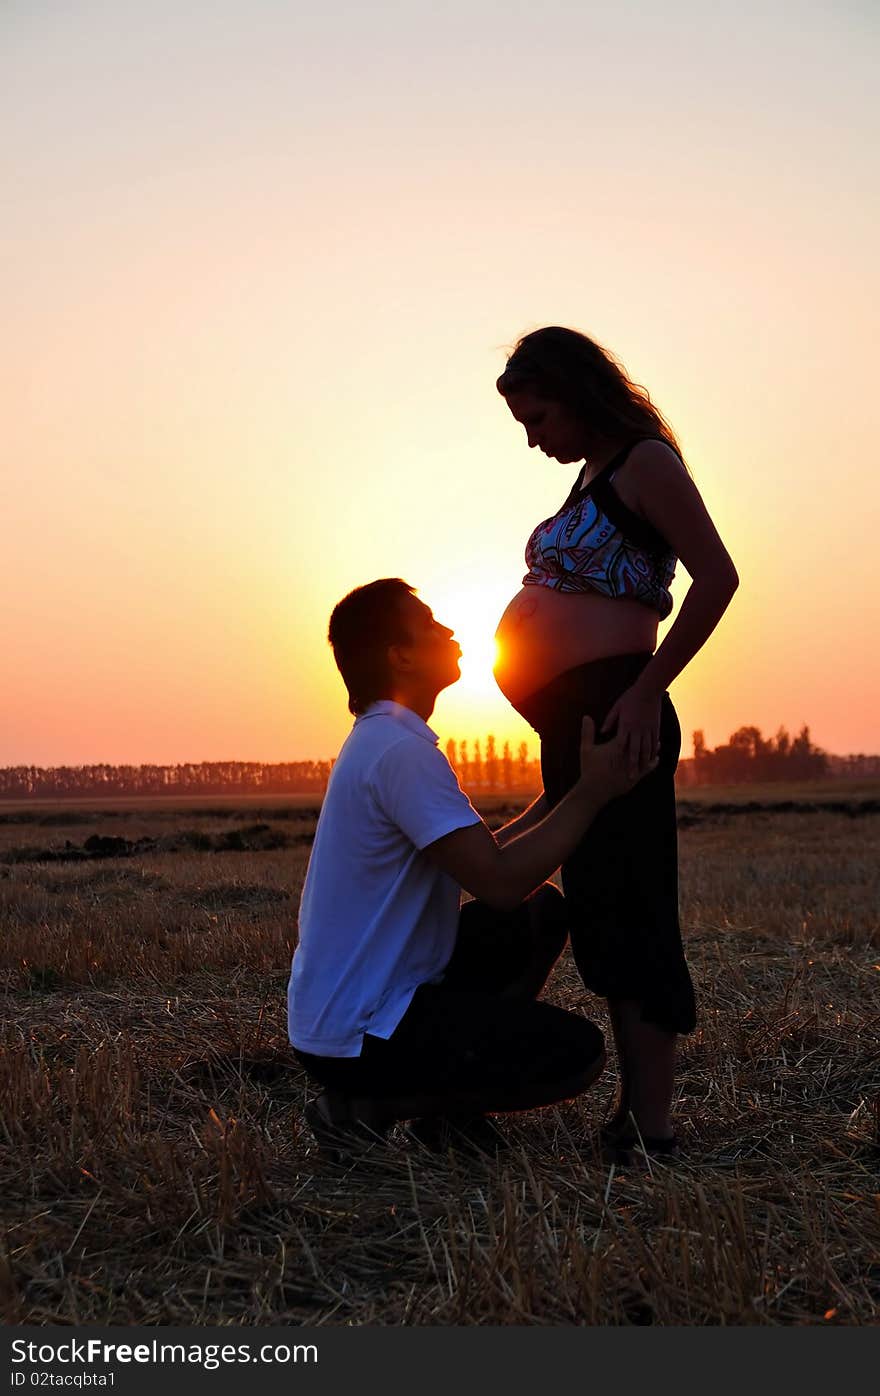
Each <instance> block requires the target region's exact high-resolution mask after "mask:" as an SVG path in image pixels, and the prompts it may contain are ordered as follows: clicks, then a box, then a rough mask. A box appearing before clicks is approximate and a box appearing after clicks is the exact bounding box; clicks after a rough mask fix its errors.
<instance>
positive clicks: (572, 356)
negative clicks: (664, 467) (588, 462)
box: [495, 325, 684, 460]
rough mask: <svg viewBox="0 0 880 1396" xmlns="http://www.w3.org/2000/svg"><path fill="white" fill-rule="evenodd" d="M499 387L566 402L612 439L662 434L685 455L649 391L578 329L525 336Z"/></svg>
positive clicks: (554, 329) (506, 393) (548, 330)
mask: <svg viewBox="0 0 880 1396" xmlns="http://www.w3.org/2000/svg"><path fill="white" fill-rule="evenodd" d="M495 386H496V387H497V389H498V391H499V393H501V395H502V397H508V396H510V394H512V393H516V392H519V391H521V390H522V389H524V388H525V389H531V390H532V391H533V392H535V393H537V394H538V396H539V397H545V398H551V399H553V400H554V401H556V402H561V403H563V404H564V405H565V406H566V407H568V408H570V409H571V410H572V411H573V412H576V413H577V415H578V416H579V417H580V418H581V419H582V420H583V421H584V422H585V423H587V424H588V425H589V426H591V427H593V428H594V429H595V430H596V431H599V432H601V433H602V435H603V436H607V437H610V438H612V439H614V438H617V437H624V438H632V437H638V436H652V437H659V438H660V440H661V441H665V442H666V444H667V446H670V447H671V448H672V450H673V451H675V453H676V455H677V456H678V457H679V459H680V460H683V459H684V458H683V456H682V454H681V447H680V446H679V444H678V440H677V438H676V435H675V432H674V431H673V430H672V427H671V426H670V425H669V423H668V422H667V421H666V418H665V417H664V416H663V414H662V413H661V412H659V411H658V410H657V408H656V407H655V406H654V404H653V402H652V401H651V399H650V397H649V395H648V392H647V389H645V388H642V387H641V386H640V385H639V384H638V383H633V382H632V381H631V380H630V379H629V378H628V376H627V374H626V372H625V370H624V368H623V366H622V365H621V364H619V363H618V362H617V360H616V359H615V358H614V357H613V355H611V354H609V352H608V350H607V349H603V348H602V346H601V344H597V343H596V342H595V340H592V339H589V338H588V337H587V335H585V334H580V333H579V331H578V330H567V329H563V328H562V327H561V326H560V325H548V326H547V328H546V329H542V330H533V331H532V333H531V334H526V335H523V337H522V339H521V340H520V341H519V343H518V344H517V346H516V348H515V349H514V351H513V353H512V354H511V355H510V358H509V359H508V360H507V365H506V367H505V369H504V372H503V373H502V375H501V377H500V378H499V379H498V381H497V383H496V385H495Z"/></svg>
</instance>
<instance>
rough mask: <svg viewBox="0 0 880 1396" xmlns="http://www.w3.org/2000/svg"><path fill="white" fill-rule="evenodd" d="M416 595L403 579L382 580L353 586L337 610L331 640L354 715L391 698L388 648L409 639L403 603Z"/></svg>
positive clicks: (331, 620)
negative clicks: (402, 611) (381, 700)
mask: <svg viewBox="0 0 880 1396" xmlns="http://www.w3.org/2000/svg"><path fill="white" fill-rule="evenodd" d="M414 591H415V587H411V586H410V585H409V583H408V582H404V581H402V580H401V579H400V577H382V578H380V579H379V581H377V582H368V583H367V585H366V586H362V587H355V589H354V591H350V592H349V593H348V595H347V596H344V597H343V598H342V600H341V601H340V602H339V603H338V604H337V605H336V606H334V608H333V614H332V616H331V617H330V629H329V631H328V632H327V639H328V640H329V641H330V644H331V645H332V646H333V658H334V659H335V660H336V666H337V668H338V669H339V672H340V674H341V675H342V678H343V680H344V682H345V687H346V688H347V689H348V707H349V711H350V712H353V713H355V714H358V713H362V712H364V711H365V710H366V709H367V708H368V707H369V706H370V704H371V703H375V702H376V701H377V699H379V698H387V697H388V696H389V689H390V686H391V670H390V667H389V664H388V646H389V645H399V644H405V643H406V641H407V640H408V639H409V638H410V637H409V633H408V630H407V626H406V623H405V621H404V619H403V616H402V615H401V609H400V602H401V601H402V600H403V598H404V597H405V596H412V595H413V593H414Z"/></svg>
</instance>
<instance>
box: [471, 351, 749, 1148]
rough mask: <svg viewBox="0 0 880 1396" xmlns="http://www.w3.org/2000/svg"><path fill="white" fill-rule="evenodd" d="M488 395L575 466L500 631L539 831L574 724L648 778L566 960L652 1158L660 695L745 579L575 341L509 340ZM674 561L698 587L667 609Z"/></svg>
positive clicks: (656, 1130)
mask: <svg viewBox="0 0 880 1396" xmlns="http://www.w3.org/2000/svg"><path fill="white" fill-rule="evenodd" d="M497 387H498V391H499V392H500V393H501V395H502V397H503V398H504V399H505V401H506V403H507V405H508V407H509V408H510V411H511V413H512V414H513V416H514V418H515V419H516V421H517V422H519V423H520V424H521V425H522V427H523V428H524V429H525V433H526V437H527V439H528V444H529V446H531V447H535V446H537V447H539V448H540V450H541V451H542V452H543V453H544V455H546V456H549V457H550V458H551V459H553V460H556V461H559V462H560V463H561V464H563V465H570V464H575V463H578V462H583V465H582V468H581V470H580V472H579V474H578V477H577V479H576V481H575V483H574V485H573V486H572V489H571V492H570V493H569V495H568V497H567V499H566V500H565V502H564V503H563V504H562V506H561V507H560V508H559V509H558V510H557V512H556V513H555V514H554V515H553V517H552V518H549V519H546V520H544V522H543V523H540V524H538V527H537V528H536V529H535V531H534V532H533V534H532V536H531V537H530V539H529V541H528V544H527V546H526V565H527V567H528V569H529V570H528V572H527V573H526V576H525V577H524V578H523V586H522V590H521V591H520V592H518V593H517V595H516V596H515V597H514V598H513V600H512V601H511V602H510V604H509V605H508V607H507V609H506V610H505V612H504V614H503V616H502V617H501V622H500V624H499V626H498V631H497V635H496V639H497V642H498V656H499V657H498V662H497V665H496V669H495V677H496V680H497V682H498V685H499V687H500V688H501V690H502V692H503V693H504V694H505V696H506V697H507V698H508V700H509V701H510V702H511V703H512V704H513V706H514V707H515V708H516V709H517V711H518V712H520V713H521V714H522V715H523V716H524V717H525V718H526V720H527V721H528V722H529V723H530V724H531V725H532V727H533V728H534V729H535V731H536V732H537V733H538V734H539V736H540V738H541V769H542V774H543V779H544V795H543V796H542V797H541V799H540V800H539V801H537V802H536V804H535V806H534V807H533V812H534V818H536V819H537V818H540V817H541V816H542V814H543V813H544V812H545V811H546V808H547V806H552V805H554V804H555V803H556V802H557V801H558V800H560V799H561V798H562V796H563V795H564V794H565V792H566V791H567V790H568V789H569V788H570V787H571V786H572V784H573V783H574V782H575V780H576V779H577V774H578V750H579V738H580V730H581V717H582V715H583V714H586V713H588V714H589V715H590V716H591V717H592V718H593V720H594V722H595V723H596V731H597V733H600V732H601V733H603V734H604V735H605V738H606V739H607V740H614V741H617V742H618V743H620V745H621V747H622V748H623V749H624V750H625V751H626V752H627V753H628V756H629V759H630V760H631V762H632V763H633V766H634V767H635V766H636V765H637V764H638V761H639V758H640V755H641V754H642V753H645V752H647V753H649V754H650V755H651V756H653V755H655V754H659V764H658V766H657V767H656V769H655V770H654V771H653V772H652V773H651V774H650V775H648V776H647V777H645V778H644V779H643V780H642V781H641V782H640V783H639V784H638V785H637V786H635V787H634V789H633V790H632V791H631V792H630V793H629V794H627V795H624V796H622V797H620V798H619V799H617V800H614V801H612V803H611V804H610V805H608V806H607V807H606V809H605V811H604V812H603V813H602V814H600V816H599V817H598V818H597V819H596V821H595V823H594V824H593V826H592V828H591V829H590V832H589V833H588V834H587V836H586V837H585V838H584V840H583V842H582V843H581V844H580V846H579V847H578V848H577V849H576V851H575V853H574V854H573V855H572V857H571V858H570V859H569V860H568V861H567V862H566V863H565V864H564V866H563V869H562V878H563V887H564V890H565V895H566V898H567V900H568V905H569V907H570V909H571V911H570V933H571V944H572V951H573V954H574V958H575V962H576V964H577V966H578V969H579V971H580V974H581V977H582V978H583V981H584V983H585V985H586V986H587V988H589V989H591V990H592V991H593V992H594V993H596V994H599V995H601V996H602V997H604V998H607V1000H608V1010H609V1015H610V1018H611V1024H612V1028H613V1032H614V1038H615V1044H616V1048H617V1058H618V1067H619V1090H618V1098H617V1103H616V1106H615V1108H614V1110H613V1113H612V1114H611V1116H610V1118H609V1119H608V1121H607V1123H606V1127H605V1130H604V1136H605V1140H606V1143H608V1144H609V1145H610V1146H612V1147H613V1148H616V1149H617V1150H619V1151H625V1150H626V1149H627V1147H628V1146H630V1145H631V1144H633V1143H634V1142H635V1141H636V1140H637V1138H639V1137H640V1138H641V1140H642V1142H643V1143H644V1146H645V1148H646V1149H647V1150H648V1151H649V1152H653V1153H655V1154H668V1153H671V1152H672V1151H673V1150H674V1149H675V1145H676V1140H675V1133H674V1130H673V1126H672V1120H671V1108H672V1094H673V1081H674V1067H675V1044H676V1035H677V1034H678V1033H688V1032H692V1031H693V1029H694V1027H695V1024H696V1013H695V1007H694V993H693V986H692V984H691V978H690V974H689V972H688V967H687V964H686V962H685V958H684V951H683V949H682V943H681V929H680V926H679V919H678V851H677V831H676V816H675V791H674V786H673V777H674V773H675V767H676V764H677V762H678V755H679V750H680V746H681V731H680V728H679V725H678V719H677V717H676V714H675V709H674V708H673V706H672V703H671V701H670V698H669V695H668V693H667V691H666V690H667V688H668V687H669V685H670V683H671V682H672V681H673V679H675V678H676V676H677V675H678V674H680V673H681V671H682V669H684V667H685V665H686V664H687V663H688V662H689V661H690V660H691V659H692V658H693V656H694V655H695V654H696V653H697V651H698V650H699V649H701V647H702V646H703V645H704V644H705V642H706V640H707V639H708V638H709V636H710V635H711V634H712V631H713V630H714V629H715V627H716V625H717V624H718V621H719V620H720V618H721V616H722V615H723V613H724V611H725V609H726V608H727V605H728V603H729V602H730V599H731V597H732V595H733V593H734V591H735V590H736V587H737V584H738V578H737V574H736V570H735V568H734V566H733V563H732V561H731V559H730V556H729V554H728V553H727V550H726V549H725V547H724V544H723V543H722V541H721V539H720V538H719V536H718V533H717V532H716V529H715V527H714V525H713V523H712V520H711V519H710V517H709V515H708V513H707V511H706V508H705V505H704V504H703V501H702V499H701V498H700V495H699V492H698V490H697V488H696V486H695V485H694V483H693V480H692V479H691V477H690V475H689V474H688V471H687V469H686V468H685V466H684V464H683V461H682V457H681V453H680V451H679V448H678V443H677V441H676V438H675V435H674V433H673V432H672V430H671V428H670V427H669V426H668V424H667V423H666V421H665V420H664V419H663V417H662V416H661V414H660V413H659V412H658V410H657V409H656V407H654V405H653V404H652V402H651V401H650V398H649V397H648V394H647V393H646V392H645V391H644V389H643V388H640V387H638V386H637V385H635V384H634V383H632V382H630V380H629V378H628V377H627V375H626V373H625V372H624V371H623V369H622V368H621V366H620V365H619V364H618V363H617V362H616V361H615V360H614V359H613V358H612V356H611V355H610V354H609V353H608V352H607V351H606V350H604V349H603V348H601V346H600V345H598V344H596V343H595V342H594V341H593V340H591V339H588V338H587V337H586V335H583V334H579V333H578V332H577V331H575V330H569V329H561V328H558V327H552V328H547V329H541V330H536V331H535V332H534V333H532V334H528V335H526V336H525V337H524V338H523V339H521V340H520V341H519V343H518V344H517V346H516V348H515V349H514V351H513V353H512V354H511V356H510V358H509V359H508V361H507V366H506V368H505V370H504V372H503V373H502V375H501V377H500V378H499V379H498V383H497ZM678 559H680V560H681V562H682V564H683V565H684V567H685V568H686V570H687V572H688V574H689V575H690V577H691V585H690V588H689V589H688V592H687V594H686V596H685V598H684V601H683V602H682V605H681V608H680V610H679V614H678V616H677V618H676V620H675V622H674V623H673V625H672V626H671V627H670V629H669V632H668V634H667V635H666V637H665V639H664V641H663V643H662V645H660V647H659V649H658V648H657V627H658V624H659V622H660V621H661V620H663V619H665V617H666V616H668V615H669V613H670V611H671V610H672V598H671V596H670V593H669V585H670V582H671V581H672V578H673V575H674V572H675V567H676V562H677V560H678Z"/></svg>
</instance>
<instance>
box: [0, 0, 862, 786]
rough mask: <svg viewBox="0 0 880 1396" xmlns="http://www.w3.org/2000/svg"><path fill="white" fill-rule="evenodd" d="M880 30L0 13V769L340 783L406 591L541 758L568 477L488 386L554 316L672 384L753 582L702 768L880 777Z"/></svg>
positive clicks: (564, 8) (692, 708) (740, 604)
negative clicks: (740, 762) (749, 735)
mask: <svg viewBox="0 0 880 1396" xmlns="http://www.w3.org/2000/svg"><path fill="white" fill-rule="evenodd" d="M877 13H878V12H877V10H876V9H875V7H874V6H873V5H871V4H869V3H868V0H829V3H799V0H795V3H790V0H789V3H785V4H783V3H774V0H769V3H767V0H762V2H761V3H757V2H756V0H736V3H733V0H718V2H717V3H713V4H712V5H707V4H705V3H703V2H702V0H690V2H689V3H675V0H670V3H660V0H641V2H640V3H638V2H637V0H618V3H616V4H615V5H613V6H609V5H607V4H605V3H602V4H594V3H592V0H545V3H543V4H542V5H541V6H540V7H539V6H536V5H534V4H529V5H520V4H517V3H515V0H514V2H513V3H512V0H505V2H504V3H501V2H500V0H450V2H449V3H446V4H445V5H443V6H439V5H437V4H435V3H431V4H428V3H426V0H405V2H404V0H397V3H391V0H374V3H371V4H369V5H366V4H364V3H363V0H345V2H344V3H343V0H325V3H322V4H318V3H317V2H316V0H314V2H313V0H297V3H293V0H291V3H283V2H282V0H247V3H244V0H201V3H196V2H195V0H174V3H171V2H170V0H152V3H150V4H149V5H145V4H143V3H141V0H138V3H135V0H116V3H114V4H113V5H108V4H106V3H101V4H98V3H79V0H72V3H69V4H67V5H65V6H63V7H61V6H57V5H50V4H45V3H42V0H30V3H27V4H26V3H24V0H11V3H6V4H4V5H3V6H2V7H0V38H2V42H0V118H2V120H0V142H2V145H3V156H4V164H5V170H6V177H5V181H4V184H5V195H6V197H5V200H4V204H5V208H4V214H3V232H2V238H3V244H4V256H3V260H2V269H0V277H2V283H3V284H2V291H3V304H4V331H5V332H4V335H3V343H2V347H0V360H2V362H0V371H2V380H3V384H4V387H5V389H6V392H5V405H4V412H3V426H4V432H3V436H4V443H5V449H4V458H5V478H6V481H7V484H6V489H5V499H4V511H3V512H4V520H3V547H2V550H0V570H2V585H3V592H4V596H5V598H6V605H5V607H4V614H5V619H4V625H3V642H2V644H3V655H4V659H5V665H4V680H3V684H2V689H0V765H15V764H21V763H33V764H37V765H55V764H61V763H67V764H79V763H86V762H94V761H110V762H128V761H132V762H142V761H154V762H177V761H185V760H221V759H241V760H266V761H282V760H296V759H301V758H304V757H316V758H322V757H328V756H331V755H333V754H334V753H335V751H336V750H337V748H338V746H339V744H340V742H341V741H342V740H343V738H344V736H345V734H346V732H347V731H348V729H349V726H350V722H351V718H350V716H349V714H348V712H347V709H346V701H345V692H344V689H343V687H342V684H341V681H340V680H339V678H338V675H337V674H336V671H335V669H334V667H333V663H332V657H331V655H330V652H329V649H328V647H327V643H326V638H325V637H326V625H327V619H328V616H329V613H330V610H331V608H332V606H333V604H334V602H335V601H337V600H338V599H339V598H340V597H341V596H342V595H343V594H344V593H345V592H347V591H348V590H350V589H351V588H352V587H353V586H356V585H358V584H359V583H362V582H366V581H370V580H372V579H373V578H375V577H379V576H402V577H404V578H406V579H407V580H408V581H409V582H411V583H412V584H413V585H415V586H416V587H418V589H419V593H420V595H421V596H422V598H423V599H424V600H425V601H427V602H428V604H429V605H431V606H432V607H433V609H434V611H435V613H436V614H437V616H438V617H439V618H441V619H442V620H444V621H445V622H446V623H448V624H449V625H452V626H454V627H455V629H456V633H457V635H458V637H459V639H460V641H461V644H462V646H463V648H464V650H465V661H464V666H463V675H464V677H463V680H462V682H461V684H460V685H459V686H458V687H457V688H456V689H453V690H450V691H449V692H447V693H445V694H443V695H442V696H441V698H440V700H439V703H438V706H437V709H436V712H435V716H434V720H433V725H434V726H435V728H436V729H437V731H438V732H439V733H440V735H441V738H442V739H443V740H444V741H445V740H446V738H447V737H448V736H449V735H455V736H458V737H469V738H473V737H474V736H483V737H484V736H485V734H486V733H488V732H490V731H491V732H494V733H495V735H496V737H497V739H498V741H499V743H500V742H502V741H504V740H505V739H506V738H508V739H510V740H512V741H514V742H517V741H519V740H520V739H521V738H522V737H526V738H529V737H530V735H531V734H530V732H529V729H528V728H526V727H525V725H524V724H523V723H522V722H521V721H520V720H519V719H517V718H516V716H515V714H513V713H512V711H511V710H510V709H509V708H508V706H507V704H506V703H505V702H504V700H503V699H502V698H501V696H500V695H499V694H498V692H497V690H496V689H495V687H494V683H493V681H492V678H491V673H490V663H491V638H492V633H493V631H494V628H495V624H496V621H497V619H498V616H499V615H500V613H501V611H502V610H503V609H504V606H505V604H506V602H507V600H508V599H509V598H510V597H511V596H512V595H513V594H514V592H516V591H517V589H518V588H519V585H520V581H521V578H522V575H523V573H524V571H525V567H524V563H523V548H524V545H525V541H526V538H527V536H528V534H529V532H530V531H531V529H532V527H533V526H534V524H535V523H537V522H538V521H539V520H540V519H542V518H544V517H546V516H547V515H548V514H550V513H552V512H553V510H554V509H555V508H556V507H557V505H558V504H559V502H560V501H561V499H562V498H563V497H564V495H565V494H566V493H567V491H568V488H569V486H570V484H571V481H572V478H573V475H574V469H573V468H572V467H567V466H560V465H557V463H556V462H555V461H548V460H547V459H545V458H544V457H543V456H540V455H539V454H538V453H537V452H530V451H529V450H528V449H527V446H526V443H525V439H524V436H523V433H522V430H521V428H519V427H518V426H517V425H516V424H515V423H514V422H513V420H512V419H511V418H510V416H509V414H508V413H507V410H506V408H505V406H504V404H503V402H502V400H501V399H500V398H499V397H498V395H497V393H496V392H495V388H494V380H495V378H496V376H497V375H498V373H499V372H500V371H501V368H502V367H503V363H504V358H505V350H506V349H507V348H508V347H509V346H511V345H512V344H513V342H514V341H515V340H516V338H517V337H518V336H519V335H520V334H522V333H523V332H525V331H527V330H529V329H533V328H536V327H537V326H539V325H542V324H565V325H571V326H574V327H576V328H579V329H582V330H584V331H586V332H587V333H588V334H590V335H592V336H594V337H595V338H597V339H598V340H599V341H600V342H602V343H604V344H605V345H607V346H608V347H609V348H610V349H612V350H613V351H614V352H615V353H616V354H617V355H618V356H619V357H620V358H621V359H622V361H623V362H624V364H625V365H626V367H627V369H628V371H629V372H630V374H631V375H632V376H633V377H634V378H635V379H636V381H638V382H640V383H644V384H645V385H646V386H647V387H648V388H649V390H650V392H651V395H652V397H653V399H654V401H655V402H656V403H657V404H658V406H659V407H660V408H661V410H662V411H663V412H664V414H665V415H666V416H667V417H668V419H669V420H670V421H671V422H672V424H673V426H674V427H675V428H676V430H677V432H678V434H679V437H680V440H681V442H682V446H683V449H684V452H685V455H686V457H687V460H688V462H689V465H690V467H691V470H692V473H693V475H694V477H695V479H696V481H697V484H698V486H699V488H700V489H701V491H702V493H703V495H704V498H705V500H706V502H707V504H708V506H709V508H710V511H711V512H712V514H713V517H714V518H715V521H716V523H717V525H718V528H719V530H720V532H721V535H722V537H723V538H724V540H725V542H726V543H727V546H728V548H729V550H730V552H731V553H732V555H733V557H734V560H735V562H736V563H737V566H738V568H739V572H740V577H741V585H740V590H739V592H738V593H737V595H736V597H735V599H734V602H733V605H732V607H731V610H730V612H729V614H728V615H727V616H726V617H725V619H724V620H723V621H722V623H721V626H720V627H719V630H718V631H717V633H716V634H715V635H714V636H713V637H712V639H711V640H710V642H709V644H708V645H707V647H706V648H705V650H704V651H703V652H702V653H701V654H700V655H699V656H698V657H697V659H696V660H694V662H693V663H692V664H691V665H690V667H689V668H688V669H687V670H686V671H685V673H684V674H683V675H682V676H681V677H680V678H679V679H678V680H677V682H676V683H675V685H674V686H673V690H672V693H673V698H674V700H675V702H676V705H677V707H678V710H679V713H680V717H681V723H682V729H683V731H684V733H685V746H684V754H689V751H690V733H691V732H692V730H693V729H694V728H696V727H701V728H703V729H704V731H705V734H706V738H707V740H708V742H709V743H710V745H715V744H717V743H719V742H722V741H724V740H726V738H727V736H728V735H729V733H730V732H731V731H732V730H733V729H734V728H735V727H737V726H739V725H741V724H742V723H746V722H748V723H754V724H756V725H758V726H759V727H762V728H763V729H764V731H765V732H767V733H770V732H773V731H775V730H776V728H777V727H778V726H779V725H780V724H785V725H786V726H788V727H789V728H790V729H794V728H797V727H799V726H800V725H801V723H803V722H808V723H809V724H810V726H811V730H812V735H813V738H814V740H815V741H817V742H818V743H819V744H820V745H822V746H824V747H826V748H827V749H828V750H830V751H834V752H849V751H855V752H857V751H866V752H867V751H871V752H876V751H878V750H880V716H878V714H880V661H878V631H880V604H878V599H877V593H878V585H880V582H878V560H877V559H878V551H880V543H878V529H880V486H878V465H877V460H876V454H877V452H876V445H877V441H878V438H880V406H878V403H880V392H878V387H877V382H876V376H877V371H876V351H877V342H878V323H877V320H878V311H877V307H878V304H880V298H878V289H880V288H878V276H877V253H876V238H877V189H878V181H877V168H876V165H877V157H876V152H877V149H878V117H877V104H876V100H875V87H876V74H877V57H878V43H877V39H878V19H877ZM686 586H687V576H686V574H685V573H684V572H683V571H681V570H680V574H679V577H678V579H677V581H676V583H675V587H674V594H675V596H676V600H677V602H678V603H680V601H681V598H682V596H683V594H684V592H685V590H686ZM661 633H662V632H661ZM533 744H534V743H533Z"/></svg>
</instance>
